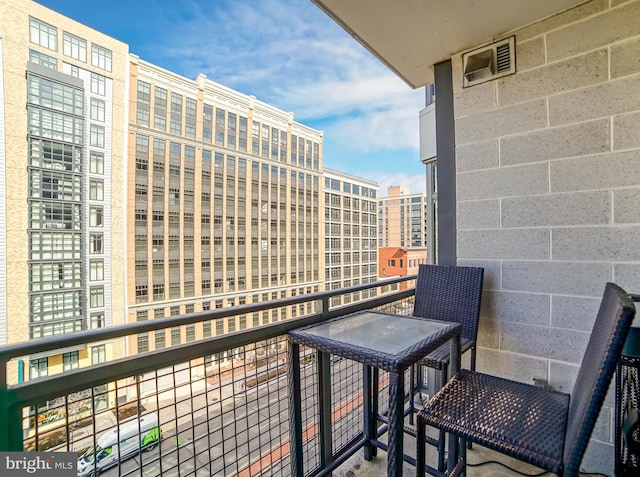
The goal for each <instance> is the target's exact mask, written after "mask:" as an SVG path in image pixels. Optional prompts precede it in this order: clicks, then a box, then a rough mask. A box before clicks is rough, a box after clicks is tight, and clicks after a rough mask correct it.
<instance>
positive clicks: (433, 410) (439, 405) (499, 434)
mask: <svg viewBox="0 0 640 477" xmlns="http://www.w3.org/2000/svg"><path fill="white" fill-rule="evenodd" d="M569 398H570V397H569V394H566V393H561V392H557V391H549V390H545V389H542V388H538V387H536V386H533V385H529V384H524V383H518V382H515V381H510V380H506V379H503V378H499V377H496V376H489V375H486V374H482V373H477V372H473V371H469V370H466V369H462V370H460V372H458V374H456V375H455V376H454V377H453V378H452V379H450V380H449V382H448V383H447V384H446V385H445V386H444V387H443V388H442V389H441V390H440V391H439V392H438V393H437V394H436V395H435V396H433V398H432V399H431V400H430V401H429V402H428V403H427V404H426V405H425V406H424V408H423V409H422V410H421V411H420V413H419V417H418V418H419V419H421V420H422V421H423V422H424V423H426V424H427V425H431V426H435V427H437V428H439V429H443V430H445V431H447V432H452V433H454V434H457V435H458V436H462V437H464V438H466V439H468V440H470V441H472V442H476V443H478V444H480V445H483V446H485V447H488V448H490V449H494V450H496V451H498V452H501V453H503V454H506V455H509V456H511V457H515V458H517V459H520V460H523V461H525V462H528V463H530V464H533V465H536V466H538V467H541V468H543V469H545V470H548V471H551V472H554V473H559V472H560V471H561V468H562V456H563V450H564V437H565V428H566V425H567V412H568V408H569ZM478 409H482V412H481V413H480V412H477V410H478Z"/></svg>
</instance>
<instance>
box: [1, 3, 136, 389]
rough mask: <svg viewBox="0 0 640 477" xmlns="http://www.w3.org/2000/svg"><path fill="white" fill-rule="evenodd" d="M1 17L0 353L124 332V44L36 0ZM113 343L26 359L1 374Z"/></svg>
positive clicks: (16, 374) (105, 353)
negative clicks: (96, 332)
mask: <svg viewBox="0 0 640 477" xmlns="http://www.w3.org/2000/svg"><path fill="white" fill-rule="evenodd" d="M0 12H2V13H1V14H0V70H1V71H2V74H1V75H0V230H2V234H0V345H2V344H9V343H16V342H22V341H27V340H30V339H36V338H43V337H48V336H53V335H60V334H68V333H74V332H78V331H81V330H85V329H89V328H100V327H103V326H108V325H111V324H122V323H123V319H124V316H125V300H124V297H123V295H124V293H123V291H124V270H123V266H122V263H123V261H124V234H123V230H124V200H125V193H124V190H123V184H124V176H123V171H124V169H125V164H124V162H123V158H124V150H125V134H124V124H125V118H124V114H125V113H124V111H125V84H126V77H125V71H126V61H127V57H128V47H127V45H125V44H124V43H122V42H119V41H117V40H114V39H113V38H110V37H108V36H107V35H104V34H102V33H100V32H97V31H95V30H92V29H91V28H89V27H87V26H85V25H82V24H80V23H77V22H75V21H72V20H71V19H69V18H66V17H64V16H62V15H59V14H57V13H56V12H54V11H52V10H50V9H48V8H45V7H43V6H41V5H38V4H37V3H35V2H31V1H11V2H9V1H5V0H0ZM114 346H115V349H114ZM118 346H119V345H118V344H115V345H114V344H113V343H102V344H100V343H98V344H92V345H91V347H90V348H87V347H85V346H77V347H74V348H72V349H65V350H59V351H56V352H51V353H43V354H39V355H36V356H30V357H28V358H27V359H26V360H24V361H22V360H21V361H20V362H18V363H15V364H14V366H12V367H11V368H10V370H9V376H10V379H12V380H23V379H25V380H26V379H34V378H38V377H41V376H45V375H48V374H53V373H57V372H61V371H63V370H67V369H73V368H76V367H79V366H82V365H83V364H90V363H92V362H94V363H95V362H100V361H104V360H105V359H107V358H108V357H109V355H112V354H113V353H115V354H116V355H117V354H118V353H122V352H123V349H122V347H121V345H120V348H118Z"/></svg>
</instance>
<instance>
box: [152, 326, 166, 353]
mask: <svg viewBox="0 0 640 477" xmlns="http://www.w3.org/2000/svg"><path fill="white" fill-rule="evenodd" d="M155 342H156V349H161V348H164V347H165V346H166V345H167V343H166V339H165V332H164V330H157V331H156V332H155Z"/></svg>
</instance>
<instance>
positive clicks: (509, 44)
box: [462, 36, 516, 88]
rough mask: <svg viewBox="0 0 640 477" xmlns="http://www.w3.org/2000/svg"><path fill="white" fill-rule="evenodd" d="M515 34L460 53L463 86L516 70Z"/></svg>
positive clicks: (489, 79) (492, 78) (499, 76)
mask: <svg viewBox="0 0 640 477" xmlns="http://www.w3.org/2000/svg"><path fill="white" fill-rule="evenodd" d="M515 39H516V37H515V36H511V37H509V38H505V39H504V40H500V41H497V42H495V43H492V44H490V45H487V46H483V47H482V48H478V49H476V50H473V51H469V52H467V53H463V54H462V71H463V75H462V78H463V85H462V86H463V87H464V88H466V87H468V86H473V85H476V84H480V83H484V82H486V81H491V80H494V79H496V78H501V77H503V76H507V75H510V74H513V73H515V72H516V50H515V43H516V42H515Z"/></svg>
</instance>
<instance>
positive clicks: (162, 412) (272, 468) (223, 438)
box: [0, 277, 413, 476]
mask: <svg viewBox="0 0 640 477" xmlns="http://www.w3.org/2000/svg"><path fill="white" fill-rule="evenodd" d="M407 282H408V284H409V289H408V290H400V289H401V288H403V289H404V288H405V287H406V285H407ZM412 286H413V277H402V278H399V279H393V280H385V281H384V282H377V283H373V284H366V285H359V286H355V287H351V288H348V289H341V290H334V291H331V292H322V293H316V294H310V295H305V296H299V297H293V298H287V299H282V300H276V301H271V302H267V303H260V304H252V305H246V306H239V307H235V308H233V309H231V308H226V309H220V310H215V311H210V312H203V313H197V314H191V315H185V316H177V317H171V318H163V319H156V320H153V321H150V322H140V323H136V324H131V325H126V326H122V327H114V328H110V329H102V330H95V331H88V332H84V333H79V334H74V335H69V336H60V337H55V338H49V339H46V340H37V341H31V342H28V343H23V344H17V345H10V346H6V347H4V348H2V349H1V350H0V370H1V371H0V383H1V384H0V398H1V400H0V420H1V421H2V422H3V423H4V425H3V430H4V431H5V432H3V433H2V435H1V436H0V449H1V450H11V451H22V450H27V451H67V452H76V453H78V454H80V453H82V452H84V451H85V450H86V449H88V448H91V447H96V444H97V440H98V439H99V438H100V437H101V436H102V435H104V434H105V433H106V432H107V431H109V430H111V429H113V428H115V427H116V426H118V425H121V426H122V425H123V423H126V422H127V421H128V420H133V421H134V422H135V417H136V416H145V415H151V414H153V415H157V416H158V417H159V424H160V427H161V429H162V440H161V442H160V445H159V446H157V447H156V448H155V449H154V450H150V451H148V452H144V453H142V454H141V455H137V456H135V457H133V458H130V459H124V460H118V463H117V465H116V466H115V467H113V468H112V469H110V470H107V471H106V472H104V474H103V475H145V476H146V475H225V476H251V475H289V473H290V468H289V467H290V466H289V401H288V387H287V379H286V371H287V341H286V333H287V332H288V331H289V330H291V329H294V328H297V327H300V326H303V325H307V324H311V323H314V322H318V321H322V320H326V319H329V318H332V317H335V316H337V315H340V314H344V313H349V312H353V311H358V310H361V309H370V308H375V309H379V310H386V311H392V312H397V313H407V314H408V313H411V310H412V301H413V300H412V296H413V289H412ZM360 294H362V296H372V295H373V296H375V298H369V299H366V300H360V301H355V300H353V302H352V303H351V304H349V305H347V306H343V307H339V308H337V307H331V306H330V303H331V302H332V299H333V298H335V297H336V296H339V295H344V296H349V297H350V298H352V299H353V298H354V295H357V296H360ZM291 306H296V307H298V308H299V309H300V308H302V307H303V308H304V309H307V310H308V309H310V308H311V309H316V310H317V311H315V312H312V313H307V314H306V315H304V316H299V317H298V318H293V319H288V320H286V321H280V322H272V323H270V324H266V325H263V326H260V327H257V328H252V329H247V330H242V331H237V332H234V333H229V334H226V335H222V336H215V337H211V338H204V339H201V340H198V341H192V342H190V343H186V344H181V345H177V346H173V347H170V348H165V349H161V350H157V351H152V352H147V353H142V354H139V355H136V356H131V357H126V358H122V359H118V360H114V361H110V362H105V363H101V364H98V365H94V366H91V367H88V368H81V369H75V370H71V371H66V372H64V373H63V374H56V375H52V376H47V377H42V378H38V379H33V380H30V381H27V382H23V383H19V384H8V376H9V375H10V374H11V372H10V371H11V370H12V369H14V370H15V368H16V367H17V366H18V363H19V360H24V361H28V359H27V357H28V356H33V355H34V354H36V353H41V352H44V351H47V350H52V349H60V348H70V347H78V346H86V345H87V344H90V343H104V342H111V343H114V344H116V345H117V344H118V343H120V344H122V345H124V346H126V341H127V339H128V338H133V339H135V337H136V335H138V334H140V333H149V332H154V331H155V330H164V329H169V328H175V327H178V326H181V325H189V324H194V323H198V322H206V321H212V322H215V320H221V319H226V318H228V317H231V316H237V315H248V316H251V314H253V313H260V314H262V313H266V314H267V316H269V317H271V316H273V314H275V315H277V316H280V309H283V308H284V307H291ZM302 359H303V364H304V366H303V368H302V369H303V371H302V372H303V376H304V378H303V380H304V383H303V386H302V389H303V391H302V392H303V393H304V396H302V403H303V416H304V418H303V419H304V424H303V425H304V426H305V429H307V432H306V433H305V435H306V436H307V437H306V439H305V443H304V452H305V469H306V473H307V475H312V474H315V473H317V472H318V471H320V470H322V468H323V466H324V464H323V462H326V459H329V460H331V459H335V458H340V456H341V455H342V454H341V452H342V450H343V449H344V448H345V447H346V446H347V445H348V444H349V443H351V442H352V441H354V440H356V439H357V438H358V437H359V436H360V434H361V433H362V422H361V414H362V405H361V402H360V401H359V397H360V396H361V393H362V389H361V388H362V379H361V378H362V367H361V365H359V364H358V363H355V362H350V361H348V360H339V361H338V360H336V361H335V362H332V366H331V368H332V376H333V378H332V379H333V389H332V392H331V401H332V409H333V411H332V412H333V417H334V419H333V440H332V442H331V445H330V449H329V451H328V452H329V454H327V455H326V456H323V454H322V451H321V447H322V445H321V443H322V442H325V443H326V442H327V441H326V439H325V438H324V437H325V436H323V435H319V433H318V432H317V431H316V429H317V424H318V416H317V414H318V400H317V397H316V396H317V386H318V383H317V380H316V375H315V371H316V369H317V366H316V363H315V355H314V354H313V353H311V352H310V351H308V352H307V353H303V358H302ZM8 370H9V372H8ZM381 399H382V401H381V403H384V402H385V399H386V398H385V397H384V390H382V392H381ZM329 455H331V457H328V456H329ZM380 469H381V470H382V471H384V466H381V467H380Z"/></svg>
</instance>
